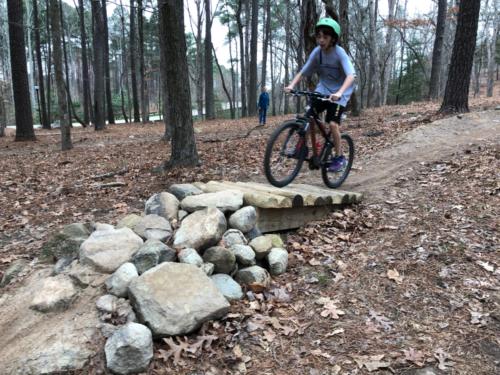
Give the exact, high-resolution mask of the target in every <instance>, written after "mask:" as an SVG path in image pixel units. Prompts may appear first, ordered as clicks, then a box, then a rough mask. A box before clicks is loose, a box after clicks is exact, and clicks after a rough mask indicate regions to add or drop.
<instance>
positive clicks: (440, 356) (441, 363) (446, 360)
mask: <svg viewBox="0 0 500 375" xmlns="http://www.w3.org/2000/svg"><path fill="white" fill-rule="evenodd" d="M434 358H436V360H437V361H438V369H440V370H443V371H446V370H448V367H453V365H454V363H453V362H451V361H450V355H449V354H448V353H446V352H445V351H444V350H443V349H441V348H438V349H437V350H436V351H435V352H434Z"/></svg>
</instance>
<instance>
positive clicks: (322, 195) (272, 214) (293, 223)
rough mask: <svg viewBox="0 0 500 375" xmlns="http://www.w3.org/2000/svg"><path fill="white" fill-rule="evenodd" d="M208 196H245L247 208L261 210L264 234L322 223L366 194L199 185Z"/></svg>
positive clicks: (252, 184)
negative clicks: (227, 192) (233, 193)
mask: <svg viewBox="0 0 500 375" xmlns="http://www.w3.org/2000/svg"><path fill="white" fill-rule="evenodd" d="M194 185H196V186H197V187H198V188H200V189H201V190H203V191H204V192H206V193H214V192H218V191H224V190H236V191H239V192H241V193H243V200H244V203H245V205H251V206H254V207H255V208H256V209H257V213H258V220H257V227H258V228H259V229H260V230H261V231H262V232H263V233H267V232H274V231H279V230H287V229H295V228H298V227H300V226H302V225H304V224H306V223H308V222H310V221H313V220H319V219H321V218H323V217H324V216H326V215H327V214H328V213H329V212H331V211H332V210H333V209H335V207H338V206H339V205H346V204H355V203H358V202H360V201H361V199H362V194H360V193H355V192H349V191H343V190H333V189H327V188H321V187H318V186H312V185H306V184H290V185H287V186H286V187H284V188H277V187H274V186H272V185H268V184H262V183H257V182H230V181H209V182H207V183H202V182H196V183H195V184H194Z"/></svg>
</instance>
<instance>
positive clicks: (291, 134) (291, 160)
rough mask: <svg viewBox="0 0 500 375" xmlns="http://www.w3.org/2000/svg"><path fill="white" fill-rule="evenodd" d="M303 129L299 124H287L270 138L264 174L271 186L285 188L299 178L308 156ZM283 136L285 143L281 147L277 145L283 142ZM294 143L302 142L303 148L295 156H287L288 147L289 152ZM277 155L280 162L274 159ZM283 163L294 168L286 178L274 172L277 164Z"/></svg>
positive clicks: (293, 122) (265, 157) (292, 122)
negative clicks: (298, 175)
mask: <svg viewBox="0 0 500 375" xmlns="http://www.w3.org/2000/svg"><path fill="white" fill-rule="evenodd" d="M302 128H303V125H302V124H300V123H298V122H295V121H289V122H285V123H284V124H283V125H281V126H280V127H279V128H278V129H276V130H275V131H274V133H273V134H272V135H271V137H270V138H269V141H268V142H267V147H266V153H265V155H264V172H265V175H266V178H267V180H268V181H269V183H270V184H271V185H273V186H276V187H283V186H286V185H288V184H289V183H290V182H292V181H293V179H294V178H295V177H297V174H298V173H299V171H300V168H302V164H303V163H304V159H305V158H306V156H307V145H306V137H305V134H301V132H302ZM287 133H288V134H287ZM283 136H285V143H283V144H281V145H279V144H276V143H277V142H280V141H281V137H283ZM294 141H300V142H302V143H301V144H302V146H301V147H299V148H298V149H297V150H296V151H297V153H296V154H295V155H294V156H287V155H285V152H286V150H287V146H288V151H289V149H290V147H292V146H293V147H295V144H292V143H291V142H294ZM289 143H290V144H289ZM276 153H278V157H279V159H278V160H274V159H273V156H274V155H275V154H276ZM282 161H283V162H286V163H288V164H289V165H290V167H293V168H291V171H290V173H287V174H286V175H285V176H284V177H282V178H280V177H278V176H277V172H273V167H276V165H275V164H277V163H279V162H282Z"/></svg>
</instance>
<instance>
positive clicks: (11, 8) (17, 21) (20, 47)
mask: <svg viewBox="0 0 500 375" xmlns="http://www.w3.org/2000/svg"><path fill="white" fill-rule="evenodd" d="M7 13H8V19H9V45H10V66H11V70H12V88H13V91H14V110H15V116H16V138H15V140H16V141H34V140H35V131H34V129H33V117H32V112H31V102H30V92H29V87H28V69H27V66H26V49H25V43H24V21H23V2H22V1H21V0H8V1H7Z"/></svg>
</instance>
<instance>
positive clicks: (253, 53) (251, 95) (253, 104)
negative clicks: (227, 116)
mask: <svg viewBox="0 0 500 375" xmlns="http://www.w3.org/2000/svg"><path fill="white" fill-rule="evenodd" d="M258 21H259V3H258V1H257V0H252V22H251V25H252V36H251V42H250V67H249V69H248V70H249V73H250V75H249V86H250V91H249V92H248V114H249V115H250V116H255V115H256V114H257V40H258V38H259V29H258V25H259V22H258Z"/></svg>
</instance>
